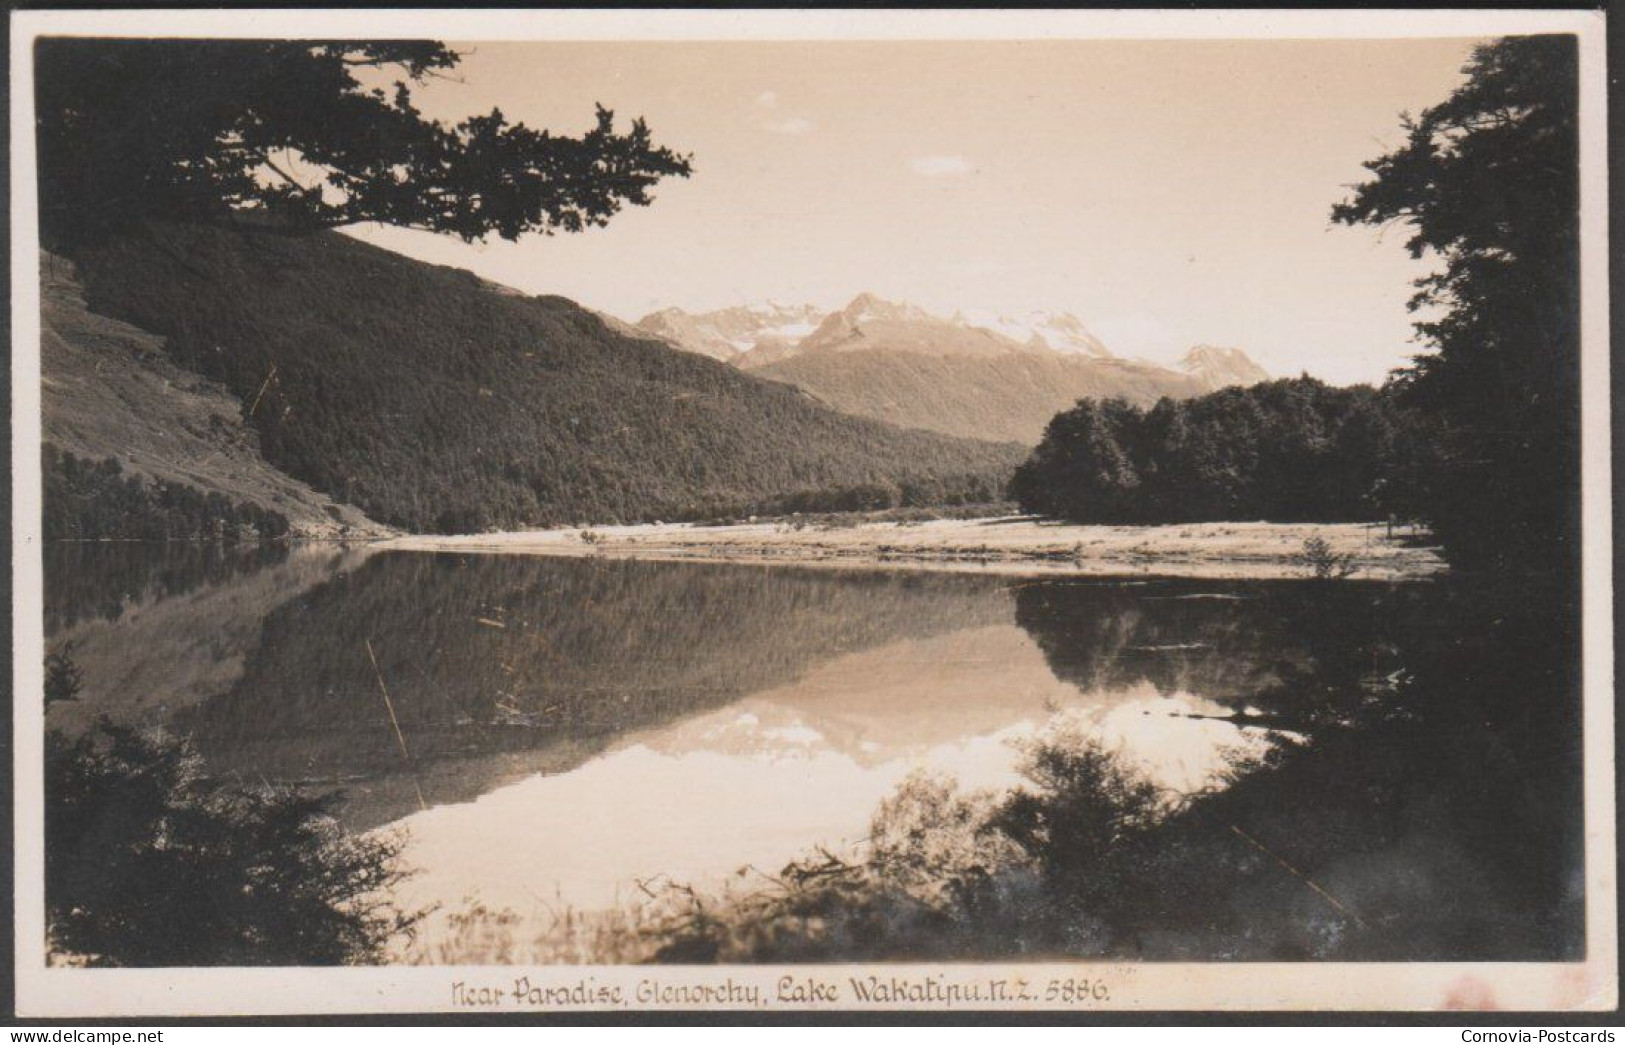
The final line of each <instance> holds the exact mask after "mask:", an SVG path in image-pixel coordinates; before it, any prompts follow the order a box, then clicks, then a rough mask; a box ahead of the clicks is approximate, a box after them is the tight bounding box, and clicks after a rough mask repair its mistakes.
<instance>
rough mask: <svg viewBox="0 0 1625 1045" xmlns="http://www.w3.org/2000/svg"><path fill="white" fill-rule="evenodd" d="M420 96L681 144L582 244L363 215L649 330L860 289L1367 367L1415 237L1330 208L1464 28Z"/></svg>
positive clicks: (711, 52) (798, 55) (886, 60)
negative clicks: (602, 119) (642, 322)
mask: <svg viewBox="0 0 1625 1045" xmlns="http://www.w3.org/2000/svg"><path fill="white" fill-rule="evenodd" d="M457 46H458V49H459V50H463V51H468V52H471V53H469V54H468V57H467V58H466V59H465V60H464V62H463V64H462V66H461V67H460V70H459V79H460V81H461V82H456V83H453V82H435V83H434V84H432V85H431V86H429V87H426V88H423V89H421V90H420V91H419V93H418V101H419V105H420V107H421V108H422V109H423V110H424V111H425V113H427V114H428V115H430V116H434V117H438V118H442V119H448V118H457V117H461V116H465V115H468V114H471V113H476V112H486V111H489V110H490V109H491V107H492V106H493V105H495V106H498V107H500V108H501V109H502V111H503V113H504V114H505V115H507V116H508V117H509V118H510V119H514V120H522V121H524V122H526V123H529V124H531V125H532V126H540V127H547V128H550V129H553V130H555V131H559V132H568V133H572V134H575V133H579V132H581V131H582V130H584V129H586V128H587V127H589V126H590V124H591V120H592V106H593V103H594V102H595V101H596V102H602V103H603V104H604V105H605V106H607V107H609V108H611V109H614V110H615V111H616V114H617V117H618V118H621V119H622V120H623V121H624V120H629V119H630V118H632V117H634V116H640V115H641V116H643V117H645V118H646V119H647V120H648V121H649V125H650V127H651V128H652V130H653V131H654V135H655V139H656V141H657V142H659V143H661V144H664V145H669V146H671V147H672V148H674V149H677V150H679V151H682V152H686V153H690V154H692V157H693V162H694V174H693V176H692V178H690V179H689V180H687V181H683V180H668V181H666V182H663V183H661V184H660V185H659V186H658V187H657V188H656V190H655V196H656V198H655V201H654V203H653V205H652V206H650V207H648V208H629V209H628V210H626V211H623V212H622V213H621V214H620V215H618V216H617V217H616V218H614V219H613V220H612V221H611V223H610V225H609V226H608V227H607V228H603V229H593V230H589V231H587V232H584V233H581V234H578V235H573V236H572V235H560V236H555V237H541V236H533V237H527V238H526V239H523V240H521V241H520V242H518V243H508V242H505V241H501V240H496V239H492V240H490V241H488V242H487V243H485V244H476V245H473V246H468V245H465V244H463V243H461V241H458V240H456V239H453V238H448V237H437V236H432V235H428V234H424V233H414V232H410V231H404V230H399V229H384V228H377V227H362V228H359V229H355V230H352V231H353V232H354V233H355V234H356V235H358V236H360V237H361V238H363V239H366V240H368V241H370V242H374V243H377V244H379V245H381V246H386V247H389V248H390V249H393V250H399V251H401V252H403V253H408V254H412V255H414V256H417V257H421V258H424V259H426V260H431V261H434V262H437V263H441V264H449V265H456V266H459V267H463V268H468V269H472V270H473V271H475V272H477V273H479V274H480V275H482V276H484V277H486V278H488V279H491V280H495V281H497V282H500V283H505V284H508V285H510V286H513V287H517V288H519V289H521V290H524V291H527V292H530V293H538V294H542V293H546V294H562V295H564V296H566V297H569V298H572V299H574V300H576V301H579V302H581V303H582V304H584V305H586V306H588V307H590V308H595V309H600V310H602V311H605V312H609V313H612V314H614V315H617V316H620V317H622V318H624V319H628V320H636V319H638V318H639V317H641V316H642V315H644V314H646V313H648V312H651V311H653V310H655V309H658V308H663V307H666V306H669V305H677V306H680V307H682V308H685V309H688V310H689V311H704V310H708V309H713V308H722V307H727V306H730V305H738V304H749V303H753V302H759V301H766V300H777V301H782V302H787V303H799V302H804V301H805V302H812V303H814V304H817V305H820V306H823V307H827V308H837V307H839V306H841V305H843V304H845V303H846V302H847V301H848V300H850V299H851V298H852V297H853V296H854V295H855V294H857V293H859V292H860V291H870V292H873V293H877V294H879V295H881V296H882V297H887V298H892V299H897V300H903V301H909V302H913V303H915V304H917V305H920V306H922V307H924V308H926V309H927V310H929V311H932V312H936V313H939V314H942V315H950V314H952V313H953V312H954V311H955V310H956V309H961V308H964V309H971V308H987V309H995V310H999V311H1006V312H1015V313H1020V312H1025V311H1028V310H1032V309H1052V310H1057V311H1069V312H1073V313H1075V314H1076V315H1078V316H1079V317H1080V318H1081V319H1082V320H1083V321H1084V322H1085V323H1086V324H1087V325H1089V327H1090V328H1091V329H1092V330H1093V331H1094V332H1095V333H1096V334H1097V335H1098V336H1099V337H1100V338H1101V339H1102V340H1104V341H1105V343H1106V344H1107V346H1108V347H1109V348H1110V349H1111V350H1112V351H1113V352H1115V353H1116V354H1118V355H1123V356H1138V357H1143V358H1148V359H1154V360H1158V361H1169V360H1172V359H1175V358H1177V357H1178V356H1179V355H1181V354H1182V353H1183V352H1184V351H1185V350H1186V349H1188V348H1189V347H1190V346H1192V345H1195V344H1203V343H1205V344H1214V345H1226V346H1236V347H1239V348H1242V349H1245V350H1246V351H1247V352H1248V354H1249V355H1251V356H1252V357H1253V358H1254V359H1255V360H1257V361H1258V362H1259V364H1260V365H1262V366H1263V367H1264V368H1265V369H1267V370H1269V371H1270V372H1271V373H1273V374H1277V375H1282V376H1285V375H1293V374H1296V373H1298V372H1299V371H1300V370H1306V371H1308V372H1309V373H1312V374H1315V375H1317V376H1319V377H1323V378H1325V379H1327V380H1330V381H1335V382H1353V381H1377V380H1380V379H1381V378H1382V376H1383V375H1384V373H1386V371H1387V370H1388V369H1389V368H1391V367H1393V366H1396V365H1398V364H1400V363H1402V362H1404V361H1405V359H1406V357H1407V356H1409V355H1411V354H1412V353H1414V352H1415V351H1416V350H1417V348H1416V346H1415V345H1414V344H1413V343H1412V342H1411V336H1412V335H1411V329H1410V322H1411V319H1412V318H1413V317H1411V316H1410V315H1409V314H1408V313H1407V312H1406V311H1405V301H1406V299H1407V298H1408V297H1409V295H1410V288H1409V281H1410V280H1411V279H1412V278H1414V277H1415V276H1417V275H1419V274H1421V273H1422V272H1423V271H1425V270H1426V266H1425V265H1424V264H1419V263H1416V262H1412V261H1411V260H1410V259H1409V258H1408V257H1407V256H1406V254H1405V251H1404V249H1403V246H1402V244H1403V241H1404V238H1405V236H1404V233H1403V230H1399V229H1394V230H1390V231H1389V232H1387V233H1386V234H1379V232H1378V231H1377V230H1374V229H1370V228H1363V227H1362V228H1354V229H1350V228H1347V227H1345V226H1336V227H1333V226H1332V225H1331V223H1330V221H1329V219H1328V214H1329V210H1330V208H1331V205H1332V204H1333V203H1335V202H1337V201H1338V200H1340V199H1342V198H1343V197H1344V196H1345V195H1346V192H1347V190H1346V186H1348V185H1350V184H1352V183H1354V182H1357V181H1359V180H1362V179H1363V178H1364V176H1365V172H1364V170H1363V169H1362V167H1361V162H1362V161H1364V160H1366V159H1370V158H1373V157H1375V156H1377V155H1379V154H1380V153H1382V152H1384V151H1387V150H1388V149H1390V148H1392V147H1394V146H1396V145H1398V144H1400V142H1401V141H1402V134H1401V131H1400V128H1399V113H1400V112H1401V110H1409V111H1411V112H1417V111H1419V110H1421V109H1423V108H1426V107H1427V106H1430V105H1433V104H1435V103H1437V102H1439V101H1442V100H1443V99H1444V98H1445V97H1446V96H1447V95H1448V94H1449V92H1450V91H1451V90H1452V89H1453V88H1454V87H1455V86H1456V85H1457V84H1458V83H1460V81H1461V76H1460V71H1459V70H1460V67H1461V65H1462V64H1463V62H1464V60H1465V59H1466V56H1467V53H1468V51H1469V49H1470V48H1471V46H1472V41H1468V40H1405V41H1395V40H1372V41H1352V40H1340V41H1238V42H1203V41H1165V42H1138V41H1098V42H1085V41H1039V42H1002V43H960V42H955V43H947V42H943V43H937V42H874V43H849V42H848V43H840V42H829V43H754V42H727V43H579V42H572V43H541V44H538V43H504V44H459V45H457Z"/></svg>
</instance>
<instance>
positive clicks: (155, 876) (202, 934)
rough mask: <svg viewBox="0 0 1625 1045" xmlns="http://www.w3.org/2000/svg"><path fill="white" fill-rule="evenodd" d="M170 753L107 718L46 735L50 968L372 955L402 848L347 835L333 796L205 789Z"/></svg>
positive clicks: (388, 927)
mask: <svg viewBox="0 0 1625 1045" xmlns="http://www.w3.org/2000/svg"><path fill="white" fill-rule="evenodd" d="M199 770H200V766H199V763H198V760H197V758H196V756H195V755H193V754H192V752H191V751H190V750H189V749H188V748H187V747H186V746H185V745H184V744H181V743H178V742H176V741H174V740H171V739H167V738H164V737H162V736H158V735H151V734H143V733H138V732H136V731H134V730H131V729H127V728H124V727H120V726H114V725H111V724H108V723H106V722H103V723H102V724H100V725H99V726H98V727H97V728H96V729H95V730H94V731H93V732H91V733H89V734H87V735H86V736H83V737H80V738H78V739H73V740H70V739H68V738H66V737H64V736H63V735H61V734H60V733H55V732H53V733H51V734H49V735H48V737H47V740H46V801H47V806H46V826H45V865H46V883H45V891H46V897H45V898H46V915H47V932H48V934H49V937H50V945H51V950H52V953H53V955H54V957H55V958H56V959H57V960H64V961H77V962H84V963H88V964H92V965H123V966H196V965H339V964H347V963H360V962H368V961H375V960H377V959H378V958H379V957H380V956H381V954H382V952H383V949H384V947H385V946H386V945H387V944H388V943H389V942H390V941H391V940H392V939H393V938H395V937H397V936H409V935H410V934H411V932H412V928H413V926H414V924H415V923H416V922H417V920H418V919H419V918H420V917H421V913H419V912H407V911H402V910H400V909H398V908H397V907H396V906H395V905H394V903H393V901H392V900H391V898H390V893H391V890H392V887H393V886H394V885H396V884H397V883H399V882H400V881H401V879H403V878H404V877H405V875H406V872H405V871H403V870H402V869H401V866H400V862H399V855H400V846H401V841H400V839H399V838H398V837H393V836H388V835H383V836H379V835H368V836H364V837H358V836H354V835H350V834H348V833H346V832H345V831H344V830H343V829H342V828H341V827H340V826H339V825H338V823H337V822H336V821H335V820H334V819H333V817H332V816H331V815H330V807H331V804H332V801H333V798H332V796H325V797H312V796H308V795H302V794H299V793H296V792H292V791H288V790H280V789H273V788H256V789H243V788H237V787H231V786H227V785H222V784H218V783H211V782H209V781H207V780H205V779H203V778H202V776H201V775H200V772H199Z"/></svg>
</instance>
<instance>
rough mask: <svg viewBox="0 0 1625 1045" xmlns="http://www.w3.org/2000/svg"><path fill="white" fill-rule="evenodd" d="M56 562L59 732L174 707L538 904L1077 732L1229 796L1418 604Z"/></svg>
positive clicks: (331, 558)
mask: <svg viewBox="0 0 1625 1045" xmlns="http://www.w3.org/2000/svg"><path fill="white" fill-rule="evenodd" d="M47 570H48V578H49V580H48V589H49V591H48V598H47V606H46V612H47V629H48V641H49V642H50V644H51V645H52V647H53V648H56V647H59V646H60V645H61V644H63V643H67V642H71V643H72V647H71V648H72V654H73V657H74V659H75V661H76V663H77V664H78V665H79V667H80V668H81V670H82V671H83V674H84V679H85V688H84V692H83V694H82V699H81V700H80V701H79V702H77V703H75V704H62V705H57V706H54V707H52V708H51V709H50V712H49V719H50V724H51V725H52V726H54V727H56V728H61V729H64V730H70V731H71V730H76V729H82V728H84V727H85V725H86V724H87V723H88V722H90V721H92V719H93V718H94V716H96V715H98V714H107V715H110V716H111V717H113V718H114V719H116V720H122V721H127V722H143V723H162V724H164V725H166V726H168V727H170V728H171V729H173V730H174V731H176V732H178V733H184V734H187V735H190V736H191V737H192V738H193V740H194V742H195V744H196V745H197V747H198V749H199V750H200V751H201V752H202V754H203V756H204V758H205V760H206V764H207V767H208V772H210V773H211V774H212V775H214V776H217V777H220V778H225V779H233V780H239V781H244V782H260V781H267V782H272V783H285V784H297V785H302V786H308V787H312V788H315V789H322V790H331V789H342V791H343V792H344V794H345V796H346V797H345V801H344V805H343V806H342V812H341V816H342V818H343V819H344V820H345V821H346V822H347V824H348V826H350V827H352V828H354V829H357V830H371V829H377V828H382V827H385V826H387V825H398V826H400V827H403V828H405V829H406V831H407V832H408V833H409V837H410V842H409V844H408V847H407V849H406V854H405V855H406V859H407V861H408V862H409V863H411V864H413V865H414V866H416V867H417V868H419V869H420V873H419V874H418V875H417V876H416V877H415V878H414V879H412V881H411V883H410V885H409V886H408V888H409V889H410V895H409V896H408V897H407V899H409V900H413V901H421V902H440V903H443V904H446V905H447V906H448V907H455V906H458V905H460V904H461V902H462V901H463V900H465V899H471V898H478V899H480V900H483V901H484V902H486V903H487V904H489V905H492V906H495V907H499V908H500V907H508V908H512V909H514V910H515V911H516V912H518V913H521V914H524V913H527V912H534V911H538V910H543V909H547V910H558V909H560V908H561V907H570V908H574V909H576V910H583V911H591V910H596V909H603V908H607V907H611V906H613V905H615V904H616V903H617V902H619V901H621V900H623V899H625V898H628V897H629V895H630V894H631V892H632V890H634V889H636V888H637V885H636V883H637V882H638V881H639V880H640V879H648V878H651V877H654V876H657V875H668V876H670V877H671V878H673V879H676V880H678V881H684V882H688V883H691V884H694V885H698V886H707V885H710V884H712V883H718V882H721V881H722V880H723V879H725V878H726V877H727V876H728V875H730V874H732V873H734V872H736V871H737V870H738V869H740V868H742V867H745V866H754V867H756V868H760V869H763V870H776V869H777V868H778V867H780V866H782V865H783V863H784V862H785V861H787V860H789V859H791V858H793V857H796V856H798V855H800V854H803V853H805V852H807V851H808V850H809V848H810V847H812V846H813V845H815V844H823V845H826V846H829V847H830V848H831V849H832V850H837V851H838V850H839V849H840V848H841V847H847V846H852V845H854V844H856V843H858V842H860V841H861V840H862V839H863V837H864V835H865V833H866V830H867V825H868V822H869V819H870V817H871V815H872V813H873V812H874V810H875V808H876V806H877V805H878V803H879V802H880V801H881V800H882V799H883V798H885V797H886V796H887V795H888V794H890V793H891V792H892V791H893V790H894V788H895V787H896V786H897V785H898V783H899V782H900V781H902V780H903V779H904V778H905V777H907V776H908V774H910V773H912V772H916V771H927V772H937V773H944V774H951V775H952V776H954V777H957V778H958V779H959V781H960V782H961V783H962V784H964V785H966V786H969V787H976V788H981V787H989V788H1005V787H1010V786H1013V785H1015V784H1017V783H1018V782H1019V780H1020V777H1019V775H1018V773H1017V765H1018V762H1019V759H1020V742H1021V741H1022V739H1023V738H1026V737H1030V736H1032V735H1033V734H1034V732H1035V731H1037V730H1040V729H1043V728H1045V726H1046V724H1047V723H1053V722H1054V721H1055V720H1056V718H1057V716H1062V717H1064V718H1065V719H1066V720H1067V721H1069V722H1072V723H1074V724H1076V725H1078V726H1080V727H1081V728H1083V729H1084V730H1086V731H1087V732H1089V733H1092V734H1093V735H1095V736H1098V737H1100V738H1101V739H1103V740H1104V741H1106V742H1107V743H1108V744H1110V745H1112V746H1114V747H1117V748H1118V749H1120V750H1121V752H1122V753H1123V755H1124V757H1125V758H1127V759H1129V760H1130V761H1132V762H1133V763H1135V764H1136V765H1138V766H1139V767H1140V768H1141V769H1142V770H1143V771H1144V772H1145V773H1146V774H1147V775H1149V776H1151V777H1152V778H1153V779H1155V780H1157V781H1158V782H1159V783H1162V784H1164V785H1166V786H1168V787H1171V788H1176V789H1179V790H1185V791H1189V790H1194V789H1198V788H1201V787H1204V786H1209V785H1211V784H1214V783H1215V782H1217V781H1218V780H1219V779H1220V776H1221V774H1222V773H1223V772H1224V770H1225V768H1226V767H1227V766H1228V765H1230V764H1231V763H1232V762H1234V761H1235V760H1236V759H1239V758H1244V757H1249V756H1257V755H1260V754H1262V753H1263V752H1264V751H1266V750H1267V749H1268V748H1269V747H1270V746H1271V745H1275V744H1291V743H1296V742H1297V740H1298V733H1297V732H1296V731H1295V728H1294V727H1295V723H1296V722H1298V721H1301V720H1303V719H1304V717H1305V716H1307V715H1309V714H1311V713H1313V714H1319V715H1323V716H1324V715H1326V714H1328V713H1331V714H1335V713H1336V711H1337V709H1336V707H1335V706H1333V707H1330V708H1328V707H1327V706H1324V705H1325V704H1326V702H1327V701H1332V702H1334V703H1335V701H1336V700H1344V701H1346V700H1349V699H1351V698H1349V697H1348V696H1347V694H1349V693H1365V694H1367V695H1368V696H1367V697H1365V698H1361V699H1372V698H1370V697H1369V694H1370V693H1372V692H1374V690H1373V688H1372V687H1371V686H1370V685H1364V683H1366V682H1369V681H1371V680H1379V681H1380V680H1381V679H1382V678H1383V677H1384V676H1385V675H1386V674H1387V673H1389V672H1390V671H1392V670H1394V665H1393V664H1392V663H1391V661H1392V658H1393V650H1392V643H1391V641H1390V639H1389V638H1388V636H1387V631H1388V629H1389V628H1390V627H1391V626H1392V622H1393V619H1394V617H1395V613H1396V611H1395V609H1394V606H1395V604H1396V601H1407V600H1408V601H1409V602H1414V600H1415V598H1416V597H1417V589H1418V586H1414V585H1413V586H1411V587H1410V588H1408V589H1407V588H1404V587H1402V586H1389V585H1370V584H1342V585H1333V586H1327V585H1313V584H1304V583H1296V582H1268V583H1239V582H1211V581H1204V582H1193V581H1177V580H1163V581H1158V580H1144V579H1136V580H1132V581H1127V580H1125V581H1115V582H1114V581H1111V580H1101V579H1078V580H1067V579H1033V578H1012V577H1007V576H991V575H989V576H978V575H967V574H933V573H926V572H902V571H893V572H860V571H845V570H831V569H807V568H791V567H779V566H773V567H766V566H732V565H705V564H690V563H684V564H670V563H646V562H634V561H619V560H610V559H599V558H545V557H530V556H495V555H451V554H433V553H412V552H375V551H369V550H367V549H364V548H348V549H346V548H340V547H336V546H324V545H308V546H294V547H291V548H290V547H282V546H277V547H266V548H260V549H255V550H252V551H234V550H231V549H223V548H218V547H210V546H200V545H169V546H143V545H133V544H124V545H107V544H102V545H69V546H58V547H55V548H52V549H50V550H49V556H48V563H47ZM1421 587H1425V586H1421ZM1407 616H1408V617H1409V618H1410V619H1413V620H1414V619H1416V615H1415V614H1414V613H1410V614H1407ZM1441 626H1443V625H1441ZM1305 680H1311V681H1305ZM1283 692H1285V693H1287V694H1289V697H1288V699H1287V700H1286V702H1285V703H1283V698H1282V696H1281V695H1282V693H1283ZM1331 693H1335V694H1337V696H1335V697H1331V696H1325V695H1324V694H1331ZM1260 694H1270V695H1271V696H1270V697H1269V698H1268V699H1265V700H1264V703H1265V704H1266V706H1263V707H1260V706H1258V703H1259V701H1260V700H1261V699H1263V698H1260V696H1259V695H1260ZM1317 702H1318V703H1317Z"/></svg>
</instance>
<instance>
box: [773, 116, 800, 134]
mask: <svg viewBox="0 0 1625 1045" xmlns="http://www.w3.org/2000/svg"><path fill="white" fill-rule="evenodd" d="M762 126H763V127H766V128H767V129H768V130H770V131H772V132H773V133H774V134H806V133H807V132H808V131H810V130H812V128H813V125H812V121H811V120H804V119H802V118H801V117H799V116H792V117H790V118H789V119H787V120H769V121H767V122H766V123H764V124H762Z"/></svg>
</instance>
